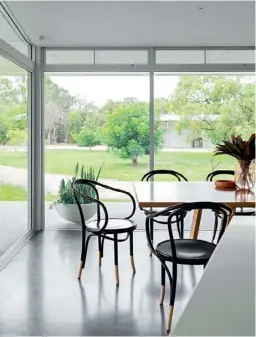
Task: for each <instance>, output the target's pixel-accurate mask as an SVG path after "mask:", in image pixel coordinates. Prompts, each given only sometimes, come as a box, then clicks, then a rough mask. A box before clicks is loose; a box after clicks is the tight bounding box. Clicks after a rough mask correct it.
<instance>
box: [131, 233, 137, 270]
mask: <svg viewBox="0 0 256 337" xmlns="http://www.w3.org/2000/svg"><path fill="white" fill-rule="evenodd" d="M130 258H131V265H132V270H133V273H135V272H136V269H135V264H134V259H133V232H131V233H130Z"/></svg>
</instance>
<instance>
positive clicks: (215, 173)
mask: <svg viewBox="0 0 256 337" xmlns="http://www.w3.org/2000/svg"><path fill="white" fill-rule="evenodd" d="M218 175H230V176H233V178H234V177H235V171H232V170H217V171H213V172H211V173H209V174H208V176H207V177H206V181H213V180H214V178H215V177H216V176H218ZM234 215H235V216H250V215H255V209H251V208H241V212H237V211H236V212H235V214H234Z"/></svg>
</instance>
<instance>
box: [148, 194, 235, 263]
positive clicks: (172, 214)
mask: <svg viewBox="0 0 256 337" xmlns="http://www.w3.org/2000/svg"><path fill="white" fill-rule="evenodd" d="M196 209H201V210H211V211H212V212H213V213H214V215H215V219H218V221H219V222H220V226H219V235H218V237H217V240H216V244H218V243H219V241H220V239H221V238H222V236H223V234H224V232H225V229H226V227H227V224H228V221H229V218H230V216H231V215H232V213H233V211H232V209H231V208H230V207H229V206H227V205H225V204H222V203H216V202H208V201H203V202H190V203H183V204H179V205H176V206H172V207H168V208H166V209H164V210H163V211H160V212H157V213H155V214H153V215H148V216H147V219H146V235H147V240H148V244H149V246H150V249H151V250H152V253H153V254H155V255H157V252H156V250H155V248H154V246H153V244H152V241H151V240H150V220H151V221H152V220H154V218H157V217H159V216H164V215H168V232H169V237H170V243H171V250H172V256H173V258H174V262H175V257H176V248H175V242H174V235H173V229H172V226H173V223H174V219H175V218H176V217H185V216H186V215H187V214H188V213H189V212H190V211H192V210H196ZM214 227H215V224H214ZM217 227H218V226H217Z"/></svg>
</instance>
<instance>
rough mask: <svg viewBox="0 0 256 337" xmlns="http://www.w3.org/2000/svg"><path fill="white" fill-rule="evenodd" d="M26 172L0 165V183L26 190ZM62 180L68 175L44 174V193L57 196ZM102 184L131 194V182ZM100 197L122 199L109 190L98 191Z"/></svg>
mask: <svg viewBox="0 0 256 337" xmlns="http://www.w3.org/2000/svg"><path fill="white" fill-rule="evenodd" d="M27 174H28V172H27V170H26V169H24V168H17V167H13V166H4V165H0V183H4V184H8V185H15V186H20V187H23V188H25V189H27V181H28V179H27ZM62 178H71V176H68V175H61V174H50V173H46V174H45V193H46V194H48V193H50V194H52V195H57V194H58V189H59V183H60V180H61V179H62ZM100 181H101V182H102V183H103V184H104V183H105V184H109V185H111V186H113V187H116V188H120V189H124V190H126V191H128V192H131V193H133V185H132V182H129V181H117V180H115V179H100ZM100 196H101V198H102V199H123V198H124V197H123V196H122V195H120V194H119V193H115V192H111V191H109V190H104V189H100Z"/></svg>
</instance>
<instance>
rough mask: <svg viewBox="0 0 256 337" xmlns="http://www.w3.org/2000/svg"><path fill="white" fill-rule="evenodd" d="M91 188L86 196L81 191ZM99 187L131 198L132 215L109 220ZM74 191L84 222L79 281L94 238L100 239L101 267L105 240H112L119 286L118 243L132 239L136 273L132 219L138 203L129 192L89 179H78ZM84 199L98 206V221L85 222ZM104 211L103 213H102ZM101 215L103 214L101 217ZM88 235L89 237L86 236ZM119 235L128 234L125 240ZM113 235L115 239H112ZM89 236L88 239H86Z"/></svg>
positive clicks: (131, 252)
mask: <svg viewBox="0 0 256 337" xmlns="http://www.w3.org/2000/svg"><path fill="white" fill-rule="evenodd" d="M86 185H87V186H90V187H91V188H92V190H93V191H94V192H93V195H95V197H94V198H93V197H92V193H91V194H90V196H89V195H85V194H83V193H82V192H81V188H80V191H79V186H80V187H81V186H86ZM97 187H101V188H105V189H108V190H111V191H114V192H117V193H123V194H126V195H128V196H129V197H130V199H131V203H132V211H131V213H130V214H129V215H128V216H126V217H124V218H109V216H108V211H107V208H106V206H105V205H104V203H103V202H101V201H100V200H99V192H98V190H97ZM72 189H73V192H74V196H75V199H76V203H77V206H78V209H79V212H80V216H81V222H82V251H81V262H80V268H79V273H78V279H80V278H81V275H82V269H83V268H84V266H85V260H86V255H87V250H88V244H89V241H90V239H91V237H92V236H97V237H98V247H99V265H100V266H101V259H102V257H103V246H104V240H105V239H106V240H111V241H113V242H114V262H115V279H116V284H117V285H119V272H118V243H119V242H124V241H126V240H127V239H130V258H131V265H132V269H133V272H134V273H135V265H134V259H133V231H134V230H135V229H136V228H137V225H136V224H135V222H133V221H132V220H130V219H131V217H132V216H133V215H134V213H135V210H136V203H135V200H134V197H133V196H132V195H131V194H130V193H129V192H127V191H123V190H120V189H117V188H114V187H111V186H108V185H103V184H101V183H99V182H96V181H91V180H87V179H78V180H76V181H74V182H73V183H72ZM81 198H84V199H87V200H90V201H91V202H93V203H96V204H97V216H96V220H89V221H88V222H85V220H84V215H83V211H82V208H81V204H80V201H79V199H81ZM101 211H102V212H101ZM101 213H103V214H102V215H103V216H101ZM86 234H87V235H86ZM119 234H126V236H125V237H124V238H118V235H119ZM112 235H113V237H112ZM86 236H87V237H86Z"/></svg>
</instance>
